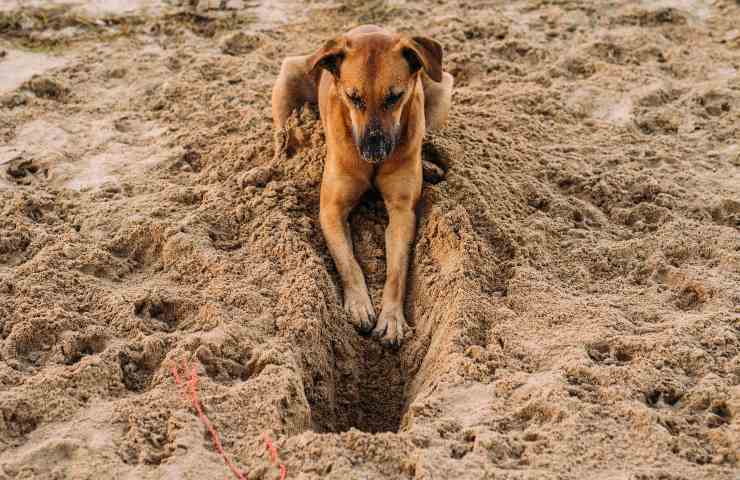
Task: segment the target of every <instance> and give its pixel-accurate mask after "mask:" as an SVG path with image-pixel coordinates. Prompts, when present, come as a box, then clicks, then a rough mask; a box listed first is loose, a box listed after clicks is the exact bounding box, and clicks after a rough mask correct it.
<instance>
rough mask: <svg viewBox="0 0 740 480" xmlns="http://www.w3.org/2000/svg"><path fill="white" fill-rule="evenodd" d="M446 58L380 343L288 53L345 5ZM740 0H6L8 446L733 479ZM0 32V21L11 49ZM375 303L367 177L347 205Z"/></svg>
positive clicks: (374, 238)
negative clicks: (279, 108)
mask: <svg viewBox="0 0 740 480" xmlns="http://www.w3.org/2000/svg"><path fill="white" fill-rule="evenodd" d="M370 22H372V23H377V24H382V25H386V26H388V27H389V28H393V29H397V30H401V31H406V32H414V33H421V34H425V35H428V36H430V37H433V38H435V39H436V40H438V41H439V42H441V43H442V44H443V45H444V47H445V51H446V54H445V60H444V65H445V69H446V70H448V71H450V72H451V73H452V74H453V75H454V76H455V79H456V87H455V91H454V96H453V108H452V111H451V114H450V120H449V124H448V125H447V127H445V128H444V129H442V130H440V131H438V132H435V133H433V134H429V135H428V136H427V138H426V139H425V144H424V159H425V161H426V162H428V165H429V168H428V169H427V176H426V181H425V184H424V192H423V200H422V203H421V205H420V207H419V222H418V233H417V235H416V242H415V248H414V255H413V260H412V262H411V266H410V286H409V292H408V296H407V300H406V305H405V309H406V316H407V318H408V319H409V322H410V324H411V327H412V328H411V331H410V332H409V334H408V336H407V337H406V339H405V341H404V344H403V346H402V347H401V348H400V349H398V350H388V349H384V348H383V347H382V346H380V345H379V344H378V342H377V341H375V340H373V339H370V338H365V337H361V336H360V335H358V334H357V333H356V332H355V331H354V330H353V329H352V327H351V326H350V324H349V323H348V319H347V314H346V313H345V312H344V311H343V309H342V307H341V299H342V292H341V287H340V284H339V282H338V277H337V273H336V270H335V269H334V266H333V263H332V261H331V258H330V256H329V254H328V252H327V249H326V246H325V243H324V240H323V237H322V235H321V230H320V227H319V224H318V203H319V202H318V187H319V182H320V178H321V171H322V166H323V161H324V158H323V157H324V149H325V146H324V141H323V133H322V131H321V127H320V123H319V122H318V118H317V114H316V112H315V111H313V110H311V109H310V108H306V109H304V110H303V111H302V112H300V113H299V114H297V115H296V116H295V117H294V118H292V119H291V121H290V124H291V137H290V139H289V140H288V139H285V138H278V140H279V142H278V143H279V145H280V147H279V148H277V149H275V148H274V146H273V145H274V142H273V132H272V128H271V121H270V104H269V101H270V89H271V86H272V82H273V81H274V79H275V76H276V75H277V72H278V69H279V66H280V61H281V59H282V58H283V57H284V56H286V55H292V54H301V53H307V52H310V51H312V50H314V49H315V48H317V47H318V46H319V45H321V44H322V43H323V41H325V40H326V39H328V38H329V37H331V36H333V35H335V34H337V33H339V32H342V31H344V30H346V29H348V28H350V27H352V26H354V25H356V24H358V23H370ZM739 29H740V4H738V3H737V2H735V1H733V0H714V1H712V0H696V1H689V0H674V1H670V0H663V1H643V2H637V1H632V2H630V1H624V2H607V1H601V0H599V1H586V0H580V1H578V0H565V1H557V2H556V1H544V0H517V1H514V2H505V1H492V2H467V1H459V2H417V1H392V2H391V1H388V2H383V1H374V2H370V3H363V2H334V3H321V2H314V1H312V2H289V1H281V2H277V3H270V2H239V1H227V2H219V1H215V2H204V1H200V2H187V1H171V2H157V1H137V2H111V3H108V4H106V3H105V2H87V3H85V2H70V1H66V0H63V1H54V2H43V1H36V0H34V2H33V4H24V3H23V2H20V1H15V0H12V1H10V2H5V3H4V4H3V8H2V12H0V479H35V478H44V479H49V478H52V479H88V478H89V479H92V478H95V479H98V478H122V479H170V478H172V479H206V478H208V479H210V478H214V479H215V478H218V479H223V478H230V473H229V471H228V470H227V468H226V466H225V465H224V462H223V460H222V459H221V458H220V457H219V455H218V454H217V453H216V451H215V449H214V448H213V445H212V443H211V440H210V437H209V436H208V434H207V431H206V429H205V427H204V426H203V425H202V424H201V422H200V420H199V418H198V416H197V415H196V412H195V410H194V409H193V408H192V407H191V406H190V405H189V404H188V402H187V401H186V400H184V399H183V397H182V395H181V392H180V391H179V390H178V387H177V386H176V384H175V380H174V378H173V375H172V368H173V367H176V366H178V365H181V364H182V363H183V362H189V363H190V365H193V366H194V367H195V368H196V371H197V372H198V375H199V383H198V392H199V395H200V398H201V400H202V403H203V407H204V410H205V412H206V414H207V415H208V417H209V418H210V419H211V421H212V422H213V424H214V426H215V427H216V428H217V429H218V430H219V432H220V434H221V437H222V441H223V444H224V448H225V449H226V451H227V452H228V454H229V455H230V458H232V459H233V460H234V462H235V463H236V464H237V465H238V467H239V468H240V469H242V470H244V471H245V472H247V473H248V478H249V479H259V478H263V479H277V478H278V477H279V471H278V469H277V468H276V467H274V466H273V465H272V464H271V461H270V458H269V456H268V455H266V454H265V452H264V444H263V441H262V440H261V439H260V435H261V434H262V433H263V432H268V433H269V435H270V436H271V437H272V439H273V441H274V442H275V446H276V447H277V449H278V451H279V459H280V462H282V463H284V464H285V466H286V468H287V472H288V478H289V479H318V478H327V479H350V478H351V479H355V478H356V479H419V480H421V479H424V480H427V479H448V478H449V479H517V480H519V479H522V480H523V479H532V480H534V479H584V478H588V479H603V480H606V479H609V480H622V479H624V480H627V479H635V480H637V479H639V480H652V479H654V480H658V479H661V480H668V479H670V480H678V479H686V480H693V479H728V480H729V479H736V478H738V472H739V471H740V467H739V466H738V460H740V458H738V457H739V455H738V452H739V451H740V356H739V353H740V235H738V228H739V227H740V76H739V75H738V72H739V71H740V30H739ZM3 52H4V53H3ZM351 223H352V228H353V239H354V247H355V251H356V253H357V256H358V258H359V260H360V263H361V265H362V268H363V270H364V272H365V274H366V277H367V281H368V285H369V288H370V293H371V296H372V298H373V301H374V303H375V304H376V308H377V307H378V305H379V301H380V294H381V290H382V285H383V281H384V277H385V260H384V229H385V226H386V223H387V215H386V212H385V208H384V206H383V203H382V199H381V198H380V197H379V196H378V194H377V193H373V192H370V193H368V194H367V195H366V197H365V198H364V199H363V201H362V203H361V205H360V206H359V207H358V208H357V209H356V211H355V212H354V214H353V216H352V218H351Z"/></svg>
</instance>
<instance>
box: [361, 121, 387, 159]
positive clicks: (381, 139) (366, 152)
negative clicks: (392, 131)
mask: <svg viewBox="0 0 740 480" xmlns="http://www.w3.org/2000/svg"><path fill="white" fill-rule="evenodd" d="M359 149H360V154H361V155H362V159H363V160H365V161H366V162H370V163H380V162H382V161H383V160H385V159H386V158H388V156H389V155H390V154H391V152H392V151H393V139H392V138H391V137H390V136H389V135H387V134H386V133H385V132H383V130H381V129H380V128H371V129H368V130H367V131H366V133H365V135H364V136H363V137H362V139H361V140H360V144H359Z"/></svg>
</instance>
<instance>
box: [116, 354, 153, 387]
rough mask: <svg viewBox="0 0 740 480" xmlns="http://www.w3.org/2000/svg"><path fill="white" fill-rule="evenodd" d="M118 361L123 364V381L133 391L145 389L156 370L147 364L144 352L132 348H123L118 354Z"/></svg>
mask: <svg viewBox="0 0 740 480" xmlns="http://www.w3.org/2000/svg"><path fill="white" fill-rule="evenodd" d="M118 361H119V364H120V366H121V381H122V382H123V384H124V385H125V386H126V389H127V390H129V391H131V392H142V391H144V390H145V389H146V387H147V386H148V385H149V382H150V381H151V379H152V376H153V375H154V372H153V371H152V369H151V368H149V367H147V366H146V364H145V362H144V360H143V355H142V353H141V352H138V351H135V350H132V349H131V350H122V351H121V352H120V353H119V354H118Z"/></svg>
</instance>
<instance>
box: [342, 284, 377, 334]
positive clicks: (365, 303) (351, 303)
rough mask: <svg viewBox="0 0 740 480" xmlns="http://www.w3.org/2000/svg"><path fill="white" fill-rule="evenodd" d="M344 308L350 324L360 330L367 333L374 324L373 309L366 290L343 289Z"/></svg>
mask: <svg viewBox="0 0 740 480" xmlns="http://www.w3.org/2000/svg"><path fill="white" fill-rule="evenodd" d="M344 309H345V310H346V311H347V313H349V317H350V320H351V322H352V325H354V326H355V328H356V329H357V330H359V331H360V332H362V333H368V332H370V330H372V329H373V327H374V326H375V309H374V308H373V304H372V302H371V301H370V295H368V294H367V290H347V291H345V292H344Z"/></svg>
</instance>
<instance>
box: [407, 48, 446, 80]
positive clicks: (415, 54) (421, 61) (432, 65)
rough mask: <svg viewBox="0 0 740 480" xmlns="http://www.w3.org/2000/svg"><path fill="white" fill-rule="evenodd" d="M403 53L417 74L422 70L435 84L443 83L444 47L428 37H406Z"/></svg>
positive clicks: (412, 70)
mask: <svg viewBox="0 0 740 480" xmlns="http://www.w3.org/2000/svg"><path fill="white" fill-rule="evenodd" d="M402 45H403V46H402V47H401V53H402V54H403V56H404V58H405V59H406V61H407V62H408V63H409V67H411V72H412V73H415V72H417V71H418V70H420V69H421V68H423V69H424V71H425V72H427V75H429V78H431V79H432V80H434V81H435V82H441V81H442V45H440V44H439V43H438V42H436V41H434V40H432V39H431V38H427V37H411V38H408V37H404V38H403V40H402Z"/></svg>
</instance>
